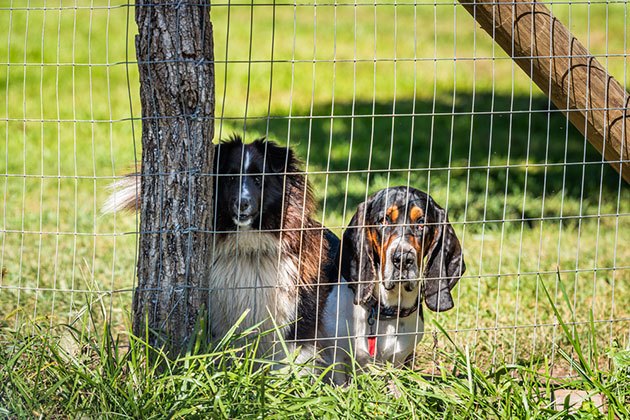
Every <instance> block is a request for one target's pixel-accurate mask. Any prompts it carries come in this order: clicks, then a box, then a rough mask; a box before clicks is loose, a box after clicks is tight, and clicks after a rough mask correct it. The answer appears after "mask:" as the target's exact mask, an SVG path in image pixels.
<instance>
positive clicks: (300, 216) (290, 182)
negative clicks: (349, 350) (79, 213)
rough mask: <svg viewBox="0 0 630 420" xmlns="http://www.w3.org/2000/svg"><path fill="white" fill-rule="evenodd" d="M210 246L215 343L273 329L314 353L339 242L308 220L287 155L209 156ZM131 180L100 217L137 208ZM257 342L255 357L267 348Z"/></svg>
mask: <svg viewBox="0 0 630 420" xmlns="http://www.w3.org/2000/svg"><path fill="white" fill-rule="evenodd" d="M214 168H215V174H216V184H215V198H216V200H215V231H216V232H217V233H216V234H215V240H214V244H213V257H214V260H213V263H212V270H210V272H211V274H210V281H209V285H210V288H211V292H210V294H211V298H210V305H209V308H208V309H209V322H210V328H211V333H212V337H213V338H214V339H218V338H221V337H223V335H224V334H225V333H226V332H227V331H228V330H229V329H230V328H231V327H232V326H233V325H234V324H235V323H236V322H237V320H238V318H239V317H240V316H241V315H242V314H243V313H244V312H245V311H246V310H249V313H248V315H247V316H246V318H245V320H244V321H243V323H242V324H241V328H248V327H251V326H253V325H256V324H258V323H262V325H261V330H269V329H272V328H273V327H274V325H277V326H279V331H280V334H281V336H282V337H283V338H284V339H286V340H288V341H289V343H293V346H295V345H302V352H301V353H300V356H301V360H304V359H306V358H308V357H310V356H312V355H313V353H314V350H315V349H314V347H313V344H314V341H313V339H314V338H315V336H316V335H317V334H318V332H317V326H318V323H319V322H318V316H319V315H320V313H321V310H322V309H323V306H324V304H325V302H326V299H327V297H328V294H329V292H330V290H331V289H332V284H333V283H335V282H336V281H334V280H333V279H336V278H337V277H338V272H337V271H338V270H337V266H336V256H335V255H336V254H337V253H338V247H339V241H338V239H337V238H336V237H335V235H333V234H332V233H331V232H329V231H328V230H326V229H325V228H323V227H322V226H321V224H319V223H318V222H316V221H315V220H313V218H312V214H313V212H314V207H315V205H314V200H313V196H312V193H311V190H310V188H309V186H308V183H307V181H306V179H305V176H304V175H303V174H301V173H299V171H300V169H299V161H298V160H297V158H296V157H295V156H294V154H293V152H292V150H291V149H288V148H285V147H281V146H279V145H277V144H275V143H273V142H271V141H265V140H262V139H259V140H256V141H254V142H252V143H249V144H245V143H243V141H242V139H241V138H240V137H232V138H231V139H229V140H227V141H223V142H221V143H219V144H218V145H217V147H216V149H215V164H214ZM138 180H139V177H138V176H131V177H129V178H126V179H125V180H123V182H122V183H120V182H119V183H118V184H117V187H118V191H117V192H116V193H115V194H114V195H113V196H112V197H110V199H109V200H108V202H107V203H106V204H105V206H104V208H105V210H106V211H116V210H119V209H133V208H137V206H138V201H137V200H138V197H139V194H138V191H139V184H138V182H139V181H138ZM271 342H272V340H268V339H267V340H264V339H263V342H262V345H261V351H262V352H266V353H267V355H268V356H269V355H270V354H269V352H268V350H269V349H270V347H271V345H270V344H271Z"/></svg>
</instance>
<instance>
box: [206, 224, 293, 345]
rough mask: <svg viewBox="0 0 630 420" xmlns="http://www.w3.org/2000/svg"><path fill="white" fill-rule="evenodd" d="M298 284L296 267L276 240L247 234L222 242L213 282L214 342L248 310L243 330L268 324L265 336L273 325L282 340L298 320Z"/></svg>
mask: <svg viewBox="0 0 630 420" xmlns="http://www.w3.org/2000/svg"><path fill="white" fill-rule="evenodd" d="M297 278H298V269H297V267H296V264H295V262H294V261H293V259H291V258H290V257H289V256H287V255H286V254H285V253H283V252H282V246H281V243H280V241H279V239H278V238H277V237H275V236H274V235H273V234H271V233H265V232H260V231H243V232H238V233H235V234H230V235H227V236H226V237H224V238H221V239H220V242H219V241H217V244H216V247H215V250H214V262H213V267H212V270H211V275H210V282H209V283H210V284H209V287H210V302H209V313H210V325H211V326H212V335H213V337H214V338H221V337H223V335H224V334H225V333H226V332H227V331H228V330H229V329H230V328H231V327H232V326H233V325H234V324H235V323H236V322H237V321H238V319H239V318H240V317H241V315H242V314H243V313H244V312H245V311H247V310H249V313H248V315H247V316H246V318H245V319H244V321H243V323H242V324H241V329H243V328H247V327H251V326H253V325H255V324H256V323H258V322H261V321H263V320H265V322H264V323H263V324H262V326H261V330H262V331H265V330H269V329H271V328H273V327H274V322H275V324H276V325H278V326H284V327H283V328H282V329H281V332H282V334H284V333H285V332H286V329H287V328H288V326H287V324H289V323H291V322H293V321H294V320H295V319H296V312H297V298H298V296H297V288H296V287H295V285H296V280H297ZM272 318H273V321H272ZM267 341H269V340H267Z"/></svg>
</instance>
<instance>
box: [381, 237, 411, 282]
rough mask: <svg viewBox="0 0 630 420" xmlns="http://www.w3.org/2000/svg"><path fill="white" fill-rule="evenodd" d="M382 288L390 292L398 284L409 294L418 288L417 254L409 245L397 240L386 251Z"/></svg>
mask: <svg viewBox="0 0 630 420" xmlns="http://www.w3.org/2000/svg"><path fill="white" fill-rule="evenodd" d="M383 274H384V276H383V279H384V281H383V287H384V288H385V290H392V289H393V288H394V287H396V285H398V284H400V285H401V286H403V287H404V288H405V290H406V291H408V292H411V291H413V290H414V289H415V288H416V287H417V286H418V280H419V278H418V277H419V276H418V253H417V251H416V250H415V249H414V248H413V247H412V246H411V244H409V243H407V242H405V241H403V240H401V239H397V240H394V241H393V242H392V244H391V245H390V246H389V248H388V249H387V261H386V265H385V272H384V273H383Z"/></svg>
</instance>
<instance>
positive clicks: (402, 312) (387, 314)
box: [365, 295, 420, 325]
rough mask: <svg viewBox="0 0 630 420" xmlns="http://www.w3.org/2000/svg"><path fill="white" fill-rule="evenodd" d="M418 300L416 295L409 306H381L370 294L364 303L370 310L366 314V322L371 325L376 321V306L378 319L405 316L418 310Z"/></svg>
mask: <svg viewBox="0 0 630 420" xmlns="http://www.w3.org/2000/svg"><path fill="white" fill-rule="evenodd" d="M419 301H420V298H419V297H418V298H417V299H416V303H415V304H414V305H413V306H411V307H409V308H400V307H399V306H383V305H381V304H380V303H379V302H378V301H377V300H376V298H375V297H374V295H372V296H370V299H369V300H368V301H367V302H366V303H365V305H366V306H367V307H368V308H369V310H370V315H369V316H368V324H370V322H372V323H371V324H370V325H373V324H374V322H375V321H376V318H377V316H376V308H378V319H393V318H406V317H408V316H409V315H411V314H413V313H414V312H416V311H417V310H418V305H419Z"/></svg>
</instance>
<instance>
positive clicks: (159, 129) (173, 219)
mask: <svg viewBox="0 0 630 420" xmlns="http://www.w3.org/2000/svg"><path fill="white" fill-rule="evenodd" d="M136 23H137V24H138V31H139V34H138V35H137V37H136V50H137V57H138V67H139V71H140V102H141V104H142V188H141V195H142V197H141V205H140V215H141V216H140V243H139V249H140V251H139V256H138V287H137V288H136V290H135V293H134V298H133V331H134V333H135V334H136V335H137V336H139V337H148V339H149V342H150V344H152V345H154V346H157V347H162V346H164V347H165V349H166V350H167V352H168V353H169V354H175V355H176V354H179V353H181V352H183V351H184V350H185V349H186V345H187V343H188V342H189V339H190V338H191V334H192V333H193V331H194V329H195V325H196V323H197V318H198V316H199V315H200V314H201V313H202V312H203V308H204V307H205V305H206V304H207V301H208V285H207V284H206V282H207V279H208V271H209V267H210V264H209V261H210V258H211V255H210V252H211V247H210V246H209V245H210V244H211V234H210V233H209V232H210V231H211V230H212V217H213V202H212V199H213V194H212V193H213V191H212V190H213V188H212V187H213V182H212V177H211V176H208V174H212V165H213V155H214V148H213V145H212V138H213V136H214V55H213V54H214V53H213V41H212V24H211V22H210V4H209V2H208V3H207V4H204V1H200V0H180V1H179V2H177V4H174V3H172V4H170V5H166V4H165V3H164V1H163V0H136ZM147 327H148V331H147Z"/></svg>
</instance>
